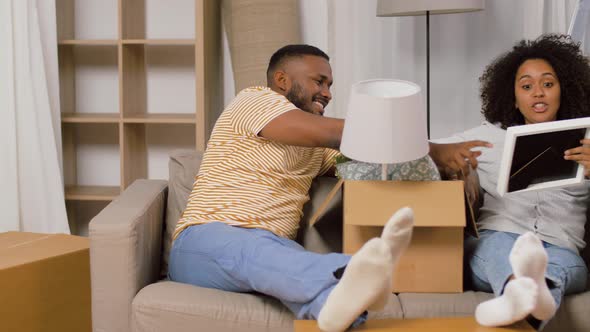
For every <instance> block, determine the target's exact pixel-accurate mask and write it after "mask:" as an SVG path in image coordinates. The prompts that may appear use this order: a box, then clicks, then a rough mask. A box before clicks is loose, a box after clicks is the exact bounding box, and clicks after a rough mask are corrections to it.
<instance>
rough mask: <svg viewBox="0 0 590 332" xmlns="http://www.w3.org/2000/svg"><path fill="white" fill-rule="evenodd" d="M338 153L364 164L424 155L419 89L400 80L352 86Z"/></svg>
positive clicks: (422, 114)
mask: <svg viewBox="0 0 590 332" xmlns="http://www.w3.org/2000/svg"><path fill="white" fill-rule="evenodd" d="M340 152H342V153H343V154H344V155H345V156H347V157H349V158H351V159H354V160H360V161H364V162H370V163H380V164H393V163H400V162H405V161H410V160H414V159H418V158H421V157H424V156H425V155H426V154H427V153H428V139H427V134H426V114H425V109H424V105H423V103H422V97H421V89H420V87H419V86H418V85H417V84H414V83H412V82H407V81H401V80H386V79H383V80H368V81H362V82H359V83H356V84H354V85H353V86H352V89H351V92H350V100H349V103H348V111H347V113H346V119H345V122H344V131H343V132H342V141H341V143H340Z"/></svg>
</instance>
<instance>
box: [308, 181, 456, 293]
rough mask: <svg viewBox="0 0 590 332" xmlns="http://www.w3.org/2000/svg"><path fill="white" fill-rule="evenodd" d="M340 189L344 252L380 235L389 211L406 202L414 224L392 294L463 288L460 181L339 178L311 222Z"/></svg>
mask: <svg viewBox="0 0 590 332" xmlns="http://www.w3.org/2000/svg"><path fill="white" fill-rule="evenodd" d="M341 188H342V190H343V219H344V220H343V221H344V241H343V251H344V253H347V254H353V253H355V252H356V251H357V250H358V249H359V248H360V247H361V246H362V245H363V244H364V243H365V242H366V241H367V240H369V239H371V238H373V237H377V236H380V234H381V230H382V229H383V227H382V226H383V225H384V224H385V223H386V222H387V220H389V218H390V217H391V215H392V214H393V213H394V212H395V211H397V210H398V209H400V208H402V207H404V206H409V207H411V208H412V209H413V210H414V216H415V220H414V225H415V227H414V231H413V236H412V241H411V243H410V246H409V247H408V249H407V250H406V251H405V253H404V254H403V255H402V257H401V258H400V261H399V262H398V264H397V266H396V270H395V271H394V281H393V288H392V290H393V292H396V293H397V292H423V293H433V292H434V293H456V292H462V291H463V232H464V228H465V225H466V217H465V211H466V210H465V207H466V206H465V200H464V199H465V196H464V191H463V181H353V180H343V181H339V182H338V184H337V185H336V187H334V189H333V190H332V192H330V194H329V195H328V197H327V199H326V201H325V202H324V203H325V204H322V206H320V208H319V209H318V211H317V212H316V214H315V215H314V216H313V217H312V218H311V221H310V223H312V224H313V223H315V221H316V220H317V219H318V218H319V217H320V216H321V215H322V213H323V212H324V211H323V210H324V209H325V206H327V205H328V203H329V201H330V200H331V199H333V197H334V196H335V194H336V193H337V191H338V190H340V189H341Z"/></svg>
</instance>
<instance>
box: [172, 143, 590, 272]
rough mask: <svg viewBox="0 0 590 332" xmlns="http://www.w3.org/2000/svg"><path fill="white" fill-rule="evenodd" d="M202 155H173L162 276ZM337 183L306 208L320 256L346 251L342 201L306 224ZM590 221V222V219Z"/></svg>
mask: <svg viewBox="0 0 590 332" xmlns="http://www.w3.org/2000/svg"><path fill="white" fill-rule="evenodd" d="M202 157H203V156H202V154H201V153H199V152H196V151H194V150H175V151H172V153H171V154H170V161H169V165H168V166H169V173H170V177H169V180H168V181H169V182H168V201H167V208H166V225H165V230H164V238H163V241H162V242H163V247H164V248H163V249H164V250H163V253H162V273H163V276H165V275H166V273H167V268H168V255H169V254H170V248H171V245H172V234H173V232H174V229H175V227H176V222H177V221H178V220H179V219H180V216H181V214H182V211H184V209H185V207H186V203H187V200H188V196H189V194H190V192H191V190H192V188H193V183H194V180H195V176H196V175H197V173H198V171H199V167H200V166H201V160H202ZM335 182H336V180H335V179H328V178H319V179H317V180H315V181H314V183H313V184H312V187H311V189H310V197H311V199H310V201H309V202H308V203H307V204H306V205H305V206H304V208H303V210H304V217H303V220H302V228H301V230H300V232H299V236H298V240H299V241H300V242H301V243H302V244H304V246H305V247H306V248H308V249H310V250H312V251H316V252H329V251H338V250H339V249H340V250H341V248H342V243H341V241H342V240H341V234H342V225H341V224H342V223H339V222H338V220H336V219H341V218H342V215H341V213H340V212H341V207H342V205H341V197H337V198H336V199H334V200H332V203H331V206H330V207H329V208H328V209H327V212H326V213H325V214H324V217H323V218H322V220H319V221H318V222H317V223H316V225H315V226H314V227H307V225H306V222H307V220H308V219H309V217H310V216H311V215H313V213H314V212H315V209H317V208H318V207H319V205H320V204H321V203H322V202H323V201H324V198H325V197H326V196H327V194H328V191H329V190H330V189H331V187H332V186H333V185H334V184H335ZM587 218H590V208H589V209H588V211H587ZM589 220H590V219H589ZM585 241H586V243H587V244H588V245H587V246H586V248H585V249H584V250H583V251H582V252H581V255H582V257H583V258H584V260H585V261H586V264H587V265H588V266H590V226H587V227H586V234H585Z"/></svg>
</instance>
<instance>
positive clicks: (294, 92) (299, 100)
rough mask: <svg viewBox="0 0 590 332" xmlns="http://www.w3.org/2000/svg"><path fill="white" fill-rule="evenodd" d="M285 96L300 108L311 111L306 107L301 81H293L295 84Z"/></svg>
mask: <svg viewBox="0 0 590 332" xmlns="http://www.w3.org/2000/svg"><path fill="white" fill-rule="evenodd" d="M285 98H287V100H289V101H290V102H292V103H293V105H295V106H297V108H299V109H300V110H303V111H306V112H309V113H311V110H308V109H305V108H304V107H305V95H304V94H303V88H302V87H301V85H299V83H297V82H293V85H292V86H291V90H289V92H287V95H286V96H285Z"/></svg>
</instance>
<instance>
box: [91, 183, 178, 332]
mask: <svg viewBox="0 0 590 332" xmlns="http://www.w3.org/2000/svg"><path fill="white" fill-rule="evenodd" d="M167 188H168V187H167V182H166V181H161V180H137V181H135V182H134V183H133V184H132V185H131V186H129V188H127V189H126V190H125V191H124V192H123V193H122V194H121V195H120V196H119V197H117V198H116V199H115V200H114V201H112V202H111V203H110V204H109V205H107V207H106V208H105V209H104V210H102V211H101V212H100V213H99V214H98V215H97V216H96V217H94V218H93V219H92V221H91V222H90V225H89V236H90V275H91V281H92V326H93V331H94V332H119V331H120V332H123V331H125V332H127V331H129V330H130V326H131V325H130V318H131V302H132V301H133V298H134V297H135V295H136V294H137V292H139V290H141V289H142V288H143V287H145V286H146V285H148V284H150V283H153V282H155V281H156V280H157V279H158V276H159V267H160V257H161V252H162V228H163V222H164V215H165V210H166V195H167Z"/></svg>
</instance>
